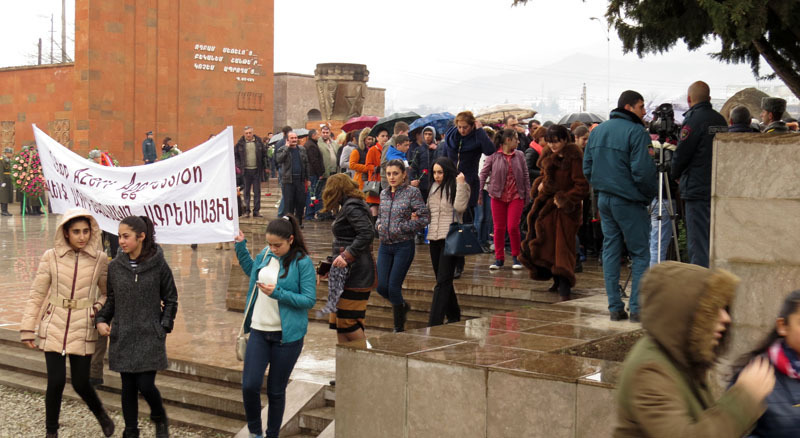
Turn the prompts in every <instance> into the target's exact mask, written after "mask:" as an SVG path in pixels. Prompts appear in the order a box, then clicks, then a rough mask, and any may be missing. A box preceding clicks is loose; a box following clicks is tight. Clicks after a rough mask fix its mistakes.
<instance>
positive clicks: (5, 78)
mask: <svg viewBox="0 0 800 438" xmlns="http://www.w3.org/2000/svg"><path fill="white" fill-rule="evenodd" d="M74 69H75V67H74V65H73V64H55V65H42V66H33V67H11V68H4V69H0V126H2V139H1V141H0V143H2V144H0V147H13V148H14V150H15V151H17V152H18V151H19V150H20V148H21V146H22V145H24V144H27V143H29V142H32V141H33V129H31V124H36V126H38V127H39V129H41V130H43V131H45V132H47V133H48V134H49V135H50V136H51V137H53V138H55V139H56V140H58V141H60V142H61V143H62V144H64V145H65V146H67V147H72V146H73V137H72V135H71V131H72V130H74V126H72V123H71V121H72V106H73V95H72V90H73V74H74V73H73V71H74ZM56 121H60V122H59V123H58V125H56ZM64 121H66V122H64ZM65 125H66V126H65ZM65 128H66V129H65Z"/></svg>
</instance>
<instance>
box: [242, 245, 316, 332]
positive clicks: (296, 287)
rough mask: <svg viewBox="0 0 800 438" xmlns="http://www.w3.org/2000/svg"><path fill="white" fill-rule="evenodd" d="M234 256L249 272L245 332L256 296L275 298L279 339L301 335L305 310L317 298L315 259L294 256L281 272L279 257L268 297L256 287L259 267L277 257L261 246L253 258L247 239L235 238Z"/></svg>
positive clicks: (306, 312) (306, 314)
mask: <svg viewBox="0 0 800 438" xmlns="http://www.w3.org/2000/svg"><path fill="white" fill-rule="evenodd" d="M234 247H235V248H236V257H237V258H238V259H239V266H241V267H242V270H243V271H244V273H245V274H247V275H249V276H250V283H249V285H248V287H247V299H246V301H245V303H246V305H245V309H246V313H245V316H244V318H245V319H244V332H245V333H250V322H251V321H252V318H253V305H254V304H255V301H256V300H258V299H275V300H278V312H279V313H280V315H281V331H282V339H281V342H283V343H287V342H294V341H296V340H298V339H301V338H303V337H304V336H305V335H306V331H307V330H308V311H309V310H310V309H311V308H312V307H314V304H315V303H316V302H317V272H316V270H315V269H314V263H313V262H312V261H311V258H310V257H308V256H302V257H301V258H298V259H295V260H293V261H292V262H291V263H290V264H289V270H288V272H287V273H286V276H283V274H284V272H285V271H284V268H283V259H282V258H279V260H280V263H281V269H280V272H279V274H278V283H277V284H276V285H275V290H274V291H273V292H272V296H271V297H268V296H267V295H265V294H263V293H262V292H261V291H260V290H258V289H257V288H256V280H257V279H258V271H259V270H261V268H263V267H265V266H267V264H268V263H269V261H270V259H271V258H273V257H277V256H275V255H274V254H272V252H270V251H269V247H266V248H264V249H263V250H261V252H260V253H259V254H258V255H257V256H256V259H255V260H253V259H252V258H251V257H250V251H248V250H247V241H246V240H243V241H241V242H236V244H235V245H234Z"/></svg>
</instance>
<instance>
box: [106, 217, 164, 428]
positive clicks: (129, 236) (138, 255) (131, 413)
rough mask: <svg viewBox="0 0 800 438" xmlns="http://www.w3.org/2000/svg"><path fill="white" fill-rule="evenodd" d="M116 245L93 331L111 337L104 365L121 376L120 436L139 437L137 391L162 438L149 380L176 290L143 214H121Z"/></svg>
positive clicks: (159, 361)
mask: <svg viewBox="0 0 800 438" xmlns="http://www.w3.org/2000/svg"><path fill="white" fill-rule="evenodd" d="M119 246H120V248H121V249H122V253H121V254H120V255H118V256H117V257H116V258H115V259H114V260H112V261H111V263H110V264H109V265H108V299H107V301H106V304H105V305H104V306H103V308H102V309H100V312H98V314H97V319H96V321H97V330H98V332H100V334H101V335H104V336H105V335H108V336H109V340H110V341H111V342H110V345H109V349H108V364H109V368H110V369H111V370H113V371H117V372H119V373H120V375H121V378H122V414H123V417H124V418H125V432H124V433H123V435H122V436H123V437H138V436H139V428H138V417H139V412H138V411H139V404H138V393H140V392H141V394H142V395H143V396H144V398H145V400H146V401H147V404H149V405H150V419H151V420H153V423H155V426H156V437H157V438H162V437H163V438H166V437H168V436H169V427H168V424H167V413H166V411H165V410H164V404H163V403H162V401H161V393H159V391H158V388H156V386H155V379H156V371H158V370H163V369H166V368H167V349H166V337H167V333H169V332H171V331H172V325H173V321H174V320H175V314H176V313H177V311H178V291H177V289H176V288H175V281H174V280H173V278H172V271H171V270H170V268H169V266H168V265H167V262H166V260H164V253H163V251H162V250H161V247H160V246H158V245H156V243H155V230H154V228H153V222H152V221H151V220H150V219H149V218H148V217H146V216H128V217H126V218H125V219H123V220H122V222H120V225H119ZM109 324H111V326H110V327H109Z"/></svg>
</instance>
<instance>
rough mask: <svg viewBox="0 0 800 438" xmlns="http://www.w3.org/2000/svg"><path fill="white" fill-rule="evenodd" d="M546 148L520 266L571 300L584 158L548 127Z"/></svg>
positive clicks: (584, 188) (560, 131) (564, 133)
mask: <svg viewBox="0 0 800 438" xmlns="http://www.w3.org/2000/svg"><path fill="white" fill-rule="evenodd" d="M545 140H546V141H547V144H548V146H549V147H548V148H546V149H545V150H544V152H543V154H542V158H541V159H540V160H539V164H540V167H541V169H542V175H541V176H540V177H539V178H537V179H536V181H534V185H533V192H532V195H533V197H534V199H535V200H534V202H533V207H532V208H531V211H530V213H529V214H528V230H529V232H528V235H527V236H526V238H525V242H523V247H524V248H525V252H524V253H523V255H522V257H521V261H522V263H523V264H525V266H526V267H527V268H528V269H529V270H530V271H531V273H530V275H531V278H532V279H534V280H549V279H551V278H553V279H554V284H553V287H552V288H550V291H552V292H556V291H557V292H558V293H559V297H560V300H561V301H566V300H569V299H570V293H571V288H572V287H573V286H574V285H575V261H576V260H575V236H577V235H578V227H579V226H580V223H581V214H582V209H581V201H582V200H583V198H584V197H586V195H587V194H588V193H589V183H588V182H587V181H586V177H584V176H583V153H582V152H581V150H580V148H578V146H577V145H575V144H574V143H572V142H570V141H569V140H570V135H569V131H568V130H567V128H565V127H564V126H561V125H553V126H551V127H549V128H548V129H547V135H546V136H545Z"/></svg>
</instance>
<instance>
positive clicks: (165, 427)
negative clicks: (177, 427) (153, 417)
mask: <svg viewBox="0 0 800 438" xmlns="http://www.w3.org/2000/svg"><path fill="white" fill-rule="evenodd" d="M153 423H155V425H156V438H169V422H168V421H167V418H166V417H164V419H162V420H159V421H153Z"/></svg>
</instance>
